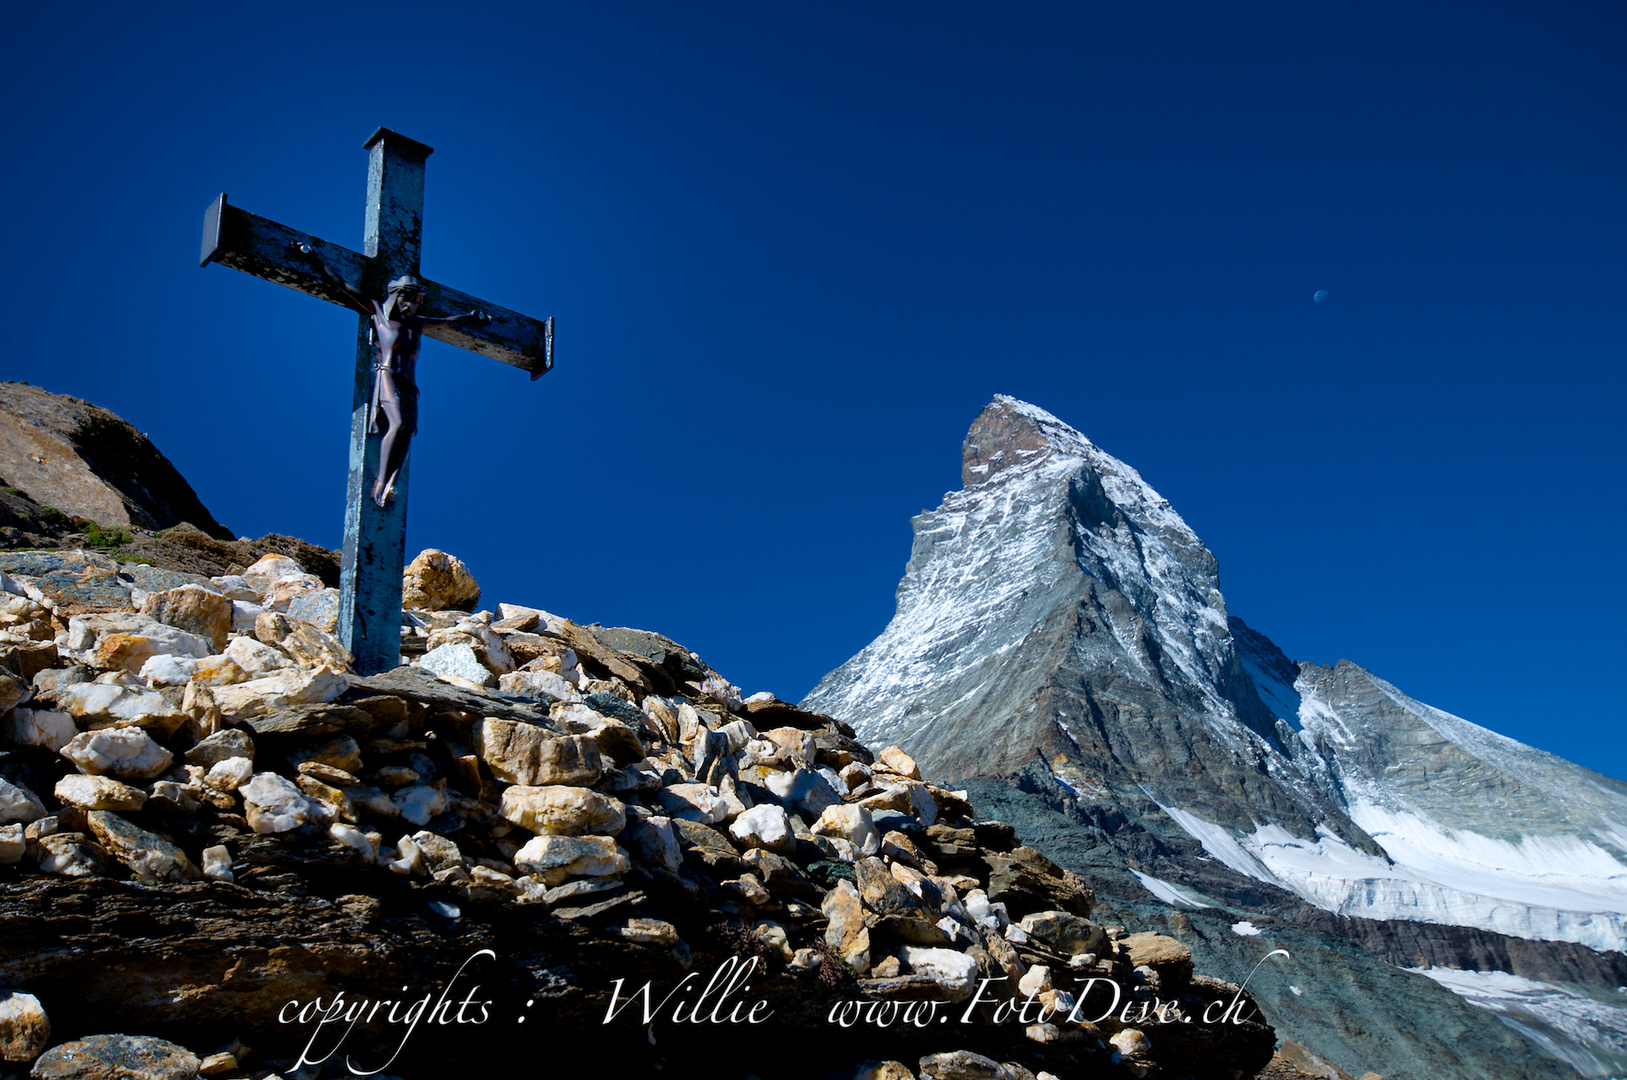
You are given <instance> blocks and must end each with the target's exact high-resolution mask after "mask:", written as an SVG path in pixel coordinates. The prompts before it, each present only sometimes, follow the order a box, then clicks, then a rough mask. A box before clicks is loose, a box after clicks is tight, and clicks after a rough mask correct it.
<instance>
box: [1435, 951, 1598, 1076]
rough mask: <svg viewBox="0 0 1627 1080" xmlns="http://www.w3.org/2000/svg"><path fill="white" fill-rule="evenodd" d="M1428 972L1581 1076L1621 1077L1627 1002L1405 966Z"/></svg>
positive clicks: (1481, 974) (1505, 978) (1499, 977)
mask: <svg viewBox="0 0 1627 1080" xmlns="http://www.w3.org/2000/svg"><path fill="white" fill-rule="evenodd" d="M1408 970H1409V971H1413V972H1415V973H1417V974H1419V975H1426V976H1428V977H1429V978H1431V979H1433V980H1435V981H1436V982H1438V983H1440V984H1441V985H1442V986H1444V987H1446V988H1447V989H1448V990H1450V991H1452V993H1454V994H1457V995H1458V996H1459V997H1461V998H1463V999H1464V1000H1466V1001H1468V1002H1469V1004H1471V1005H1476V1006H1479V1007H1480V1008H1482V1009H1487V1010H1490V1011H1491V1012H1493V1013H1495V1014H1496V1016H1497V1019H1499V1020H1501V1021H1502V1022H1503V1023H1505V1024H1507V1025H1508V1026H1509V1027H1511V1028H1513V1029H1514V1030H1515V1031H1518V1032H1520V1033H1521V1034H1522V1035H1525V1036H1526V1037H1527V1038H1529V1039H1531V1040H1532V1041H1533V1042H1535V1043H1537V1044H1538V1045H1539V1046H1541V1047H1542V1048H1543V1049H1544V1050H1546V1051H1548V1052H1549V1053H1550V1054H1552V1055H1554V1056H1555V1057H1557V1058H1559V1059H1561V1060H1562V1061H1565V1062H1566V1063H1568V1064H1569V1065H1570V1066H1571V1067H1572V1068H1574V1069H1575V1070H1576V1071H1577V1072H1579V1073H1581V1074H1582V1075H1583V1076H1585V1077H1589V1078H1593V1077H1600V1078H1602V1077H1607V1076H1619V1075H1621V1074H1622V1072H1623V1071H1624V1067H1627V1003H1623V1004H1621V1005H1617V1004H1614V1003H1606V1002H1604V1001H1600V1000H1598V999H1597V998H1594V997H1589V996H1587V995H1586V994H1583V993H1581V992H1579V991H1578V990H1576V989H1571V988H1568V987H1565V986H1560V985H1556V984H1554V983H1544V982H1536V981H1533V980H1531V979H1523V978H1521V977H1520V976H1518V975H1510V974H1508V973H1507V972H1503V971H1458V970H1456V969H1453V968H1440V967H1431V968H1409V969H1408Z"/></svg>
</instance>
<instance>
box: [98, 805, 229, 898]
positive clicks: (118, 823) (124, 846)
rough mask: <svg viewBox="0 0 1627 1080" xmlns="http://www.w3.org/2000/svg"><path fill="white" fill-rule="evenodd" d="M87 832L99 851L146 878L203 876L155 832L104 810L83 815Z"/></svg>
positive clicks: (175, 878)
mask: <svg viewBox="0 0 1627 1080" xmlns="http://www.w3.org/2000/svg"><path fill="white" fill-rule="evenodd" d="M85 821H86V822H87V823H88V824H89V826H90V833H91V835H92V836H94V837H95V838H96V841H97V843H99V844H101V845H102V850H104V851H106V852H107V853H108V854H109V855H111V856H113V857H114V858H115V859H117V860H119V861H120V862H121V863H123V864H124V865H125V866H128V867H129V868H130V869H131V871H132V872H134V873H135V875H136V877H138V878H141V879H143V880H147V881H196V880H198V879H199V878H200V877H202V876H203V875H202V874H200V873H199V872H198V868H197V867H195V866H193V865H192V860H191V859H189V858H187V856H186V852H184V851H182V850H181V849H180V848H178V847H176V846H175V845H174V844H172V843H170V842H169V841H168V840H165V839H164V838H163V837H161V836H158V835H156V834H155V833H150V832H147V831H146V830H145V829H138V828H136V827H135V826H134V825H132V824H130V823H129V822H128V821H125V820H124V819H123V818H121V817H119V815H117V814H115V813H112V812H110V811H107V810H92V811H90V812H89V813H87V814H86V815H85Z"/></svg>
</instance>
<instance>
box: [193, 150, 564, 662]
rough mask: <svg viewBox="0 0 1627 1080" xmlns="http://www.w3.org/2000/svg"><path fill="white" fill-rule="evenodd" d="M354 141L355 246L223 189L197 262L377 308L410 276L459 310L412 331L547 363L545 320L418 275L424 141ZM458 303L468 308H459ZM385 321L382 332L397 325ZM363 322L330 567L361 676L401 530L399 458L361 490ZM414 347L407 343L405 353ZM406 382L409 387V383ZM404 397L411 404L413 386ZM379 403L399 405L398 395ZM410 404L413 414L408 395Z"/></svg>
mask: <svg viewBox="0 0 1627 1080" xmlns="http://www.w3.org/2000/svg"><path fill="white" fill-rule="evenodd" d="M366 149H367V151H368V154H369V157H368V167H367V218H366V229H365V232H364V236H363V250H362V251H360V252H357V251H352V250H350V249H349V248H346V247H344V246H342V245H340V244H335V243H331V242H329V241H327V240H321V239H318V238H317V237H314V236H311V235H309V234H308V233H302V232H299V231H298V230H296V229H291V228H289V227H288V226H286V225H283V224H280V223H279V222H276V221H272V220H271V219H269V218H263V217H260V216H259V215H257V214H251V213H249V212H248V211H246V210H243V209H241V208H240V207H236V206H233V205H231V204H230V203H229V202H228V201H227V199H226V196H225V195H224V194H223V195H220V196H219V197H217V198H216V199H215V201H214V202H213V203H211V204H210V205H209V208H208V209H207V210H206V211H204V215H203V248H202V250H201V253H200V258H199V262H198V265H199V266H208V265H209V264H210V263H219V264H220V265H221V266H229V267H231V268H232V269H234V270H241V271H243V272H244V273H247V274H253V275H254V276H255V277H258V278H263V279H265V280H266V281H273V282H276V283H277V284H278V285H283V286H286V287H287V288H290V289H294V290H295V291H297V292H302V293H304V294H306V295H307V296H314V297H316V298H318V299H320V300H326V301H328V302H329V303H333V304H339V305H341V306H343V307H347V308H349V309H351V310H352V311H354V310H356V309H357V306H358V304H360V305H362V306H364V307H365V306H367V305H369V304H371V305H372V306H373V308H374V310H375V312H376V313H379V315H380V317H381V318H382V317H384V316H383V314H382V313H383V312H384V310H385V309H384V308H382V307H380V306H379V303H378V301H377V300H376V299H368V298H376V297H379V296H381V295H384V294H385V292H386V284H387V283H388V282H389V281H391V280H392V279H395V278H400V277H402V276H403V275H411V276H412V277H414V278H418V279H419V285H420V288H417V289H414V290H413V292H414V293H422V294H423V300H424V301H425V302H426V303H427V305H428V307H429V308H430V309H433V310H439V311H451V312H457V313H460V314H459V316H458V317H456V318H445V317H440V318H430V317H416V316H415V318H416V325H418V326H421V327H422V333H423V336H425V337H431V338H434V339H435V340H437V341H441V342H445V343H446V344H448V345H453V346H456V347H457V348H459V349H464V350H467V351H469V352H472V353H476V354H478V355H480V356H485V357H489V358H491V359H493V360H497V361H500V362H502V363H504V364H508V365H509V366H511V367H517V368H519V369H520V370H521V371H524V372H526V373H528V374H529V375H530V376H531V378H532V380H533V381H535V380H536V379H538V378H541V377H542V376H543V375H545V374H547V373H548V372H549V371H551V370H553V366H554V320H553V319H552V318H547V319H533V318H531V317H530V316H529V315H522V314H520V313H519V312H517V311H511V310H509V309H508V308H504V307H499V306H498V305H496V304H492V303H489V302H487V301H484V300H480V299H478V298H477V297H473V296H470V295H469V294H467V293H464V292H460V291H459V290H457V289H454V288H452V287H451V286H450V285H443V284H440V283H439V282H436V281H431V280H429V279H426V278H424V277H423V275H422V274H420V273H419V269H418V262H419V255H420V252H421V251H422V233H423V219H424V161H425V159H427V158H428V157H429V155H430V154H431V153H433V151H432V150H431V149H430V148H429V147H427V146H425V145H424V144H423V143H421V142H416V141H414V140H412V139H409V138H407V137H406V136H405V135H400V134H397V133H396V132H394V131H390V130H388V129H386V128H379V129H378V130H377V131H375V132H374V133H373V137H372V138H370V139H368V140H367V143H366ZM352 282H356V283H358V284H356V285H352V284H351V283H352ZM463 312H468V313H469V317H468V318H465V317H463V316H462V314H461V313H463ZM477 312H478V318H477V317H475V316H476V313H477ZM379 325H380V326H385V325H386V324H385V323H380V324H379ZM387 325H388V327H390V328H392V329H391V330H390V332H391V333H394V332H395V331H394V329H393V327H395V326H396V325H397V324H396V323H393V322H391V323H388V324H387ZM373 326H374V322H373V317H372V316H368V315H362V316H361V317H360V321H359V322H358V324H357V329H356V378H355V382H354V384H353V389H352V393H351V413H350V474H349V478H348V483H347V484H346V505H345V541H344V550H343V553H342V557H341V561H340V572H339V607H340V610H339V639H340V640H341V641H342V642H343V643H344V645H345V647H346V648H348V649H349V650H350V652H351V655H352V657H354V659H355V665H356V670H357V671H358V672H359V673H361V674H363V675H374V674H377V673H378V672H381V671H388V670H389V669H390V668H393V667H395V666H396V665H397V664H398V663H399V662H400V660H401V569H402V564H403V563H404V562H405V558H406V534H407V462H406V461H402V463H401V466H400V468H399V470H398V471H397V473H396V482H395V486H394V489H393V490H394V495H393V496H389V495H385V496H383V497H384V499H385V505H384V506H382V507H380V506H379V505H377V503H376V502H375V501H374V499H373V498H372V497H371V495H372V490H373V486H374V482H375V481H376V480H377V478H378V474H379V470H380V467H381V464H382V463H381V462H380V460H379V457H380V450H381V443H382V441H383V440H382V439H380V438H375V437H373V436H372V435H371V434H370V433H369V432H368V430H367V429H368V426H369V421H370V420H371V419H372V417H370V416H369V413H370V411H371V409H372V407H373V392H374V386H375V380H376V379H377V378H378V376H377V375H376V373H375V367H376V365H377V363H378V362H379V361H378V360H376V359H375V357H376V356H377V352H378V350H376V349H375V347H374V342H373ZM416 348H417V346H416V344H414V345H413V349H414V352H413V356H416ZM413 363H414V364H415V363H416V361H415V360H414V361H413ZM398 377H399V378H401V379H406V380H409V381H410V380H411V378H412V374H411V373H410V372H403V373H401V374H400V375H399V376H398ZM392 385H397V384H392ZM409 389H410V391H411V393H412V394H413V395H416V386H415V385H413V386H411V387H410V388H409ZM395 392H399V391H395ZM390 400H391V401H395V400H396V399H394V398H392V399H390ZM412 400H413V402H414V403H416V396H414V397H413V399H412ZM391 407H399V403H397V404H396V405H394V406H391ZM412 414H413V416H414V418H416V404H414V408H413V409H412ZM398 445H399V444H398ZM409 457H410V453H409Z"/></svg>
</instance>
